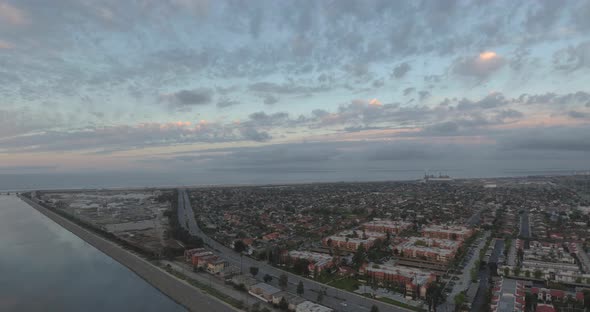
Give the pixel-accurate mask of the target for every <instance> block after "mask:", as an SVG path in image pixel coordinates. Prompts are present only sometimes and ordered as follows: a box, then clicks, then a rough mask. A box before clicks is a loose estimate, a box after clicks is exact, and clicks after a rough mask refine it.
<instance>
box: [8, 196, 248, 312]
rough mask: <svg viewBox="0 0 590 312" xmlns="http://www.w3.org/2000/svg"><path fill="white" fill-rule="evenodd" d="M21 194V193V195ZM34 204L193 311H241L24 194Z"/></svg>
mask: <svg viewBox="0 0 590 312" xmlns="http://www.w3.org/2000/svg"><path fill="white" fill-rule="evenodd" d="M19 197H20V196H19ZM20 198H21V199H22V200H23V201H25V202H26V203H27V204H29V205H30V206H31V207H33V208H35V209H36V210H38V211H39V212H40V213H42V214H43V215H45V216H47V217H48V218H49V219H51V220H53V221H54V222H55V223H57V224H59V225H60V226H62V227H63V228H65V229H66V230H68V231H70V232H72V233H73V234H75V235H76V236H78V237H80V238H81V239H83V240H84V241H86V242H87V243H88V244H90V245H92V246H94V247H95V248H96V249H98V250H100V251H102V252H103V253H105V254H106V255H108V256H110V257H111V258H113V259H115V260H116V261H118V262H119V263H121V264H122V265H124V266H126V267H127V268H129V269H130V270H131V271H133V272H135V274H137V275H138V276H139V277H141V278H143V279H144V280H145V281H147V282H148V283H150V284H151V285H153V286H154V287H155V288H157V289H158V290H160V291H161V292H162V293H163V294H165V295H167V296H168V297H170V298H171V299H172V300H174V301H176V302H178V303H179V304H181V305H183V306H184V307H186V308H187V309H189V310H190V311H215V312H233V311H237V310H236V309H234V308H233V307H231V306H230V305H228V304H227V303H225V302H222V301H220V300H218V299H216V298H214V297H211V296H209V295H207V294H205V293H202V292H201V291H200V290H199V289H198V288H195V287H193V286H192V285H190V284H188V283H186V282H185V281H182V280H180V279H178V278H176V277H174V276H173V275H171V274H169V273H168V272H166V271H164V270H162V269H160V268H159V267H157V266H155V265H153V264H152V263H150V262H148V261H147V260H145V259H143V258H141V257H140V256H138V255H136V254H134V253H132V252H130V251H129V250H126V249H124V248H123V247H121V246H119V245H117V244H116V243H114V242H111V241H110V240H107V239H105V238H102V237H100V236H98V235H97V234H95V233H94V232H91V231H89V230H87V229H85V228H84V227H82V226H80V225H78V224H76V223H74V222H72V221H70V220H68V219H66V218H64V217H62V216H60V215H58V214H57V213H55V212H53V211H51V210H49V209H47V208H45V207H43V206H41V205H39V204H37V203H36V202H34V201H31V200H29V199H27V198H24V197H20Z"/></svg>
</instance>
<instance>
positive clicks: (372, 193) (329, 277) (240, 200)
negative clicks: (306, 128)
mask: <svg viewBox="0 0 590 312" xmlns="http://www.w3.org/2000/svg"><path fill="white" fill-rule="evenodd" d="M24 196H25V197H30V198H31V199H32V200H33V201H34V202H36V203H39V204H41V205H42V206H45V207H47V208H49V209H50V210H52V211H54V212H57V213H58V214H60V215H62V216H65V217H66V218H69V219H71V220H74V221H75V222H78V223H79V224H81V225H83V226H85V227H89V228H92V229H94V230H95V231H96V233H98V235H101V236H103V237H106V238H108V239H110V240H113V241H115V242H117V243H118V244H120V245H122V246H124V247H125V248H126V249H128V250H131V251H133V252H135V253H137V254H140V255H141V256H142V257H145V258H146V259H149V261H150V262H152V263H153V264H154V265H156V266H159V267H160V268H162V269H163V270H165V271H167V272H168V273H170V274H172V275H174V276H176V277H177V278H180V279H183V280H185V281H189V282H190V283H191V284H193V285H195V286H196V287H198V288H199V287H200V288H204V289H207V290H208V291H207V292H208V293H209V294H212V295H213V296H215V297H217V298H220V299H221V300H223V301H225V302H227V303H229V304H230V305H231V306H233V307H234V308H238V309H242V310H248V311H275V310H292V311H297V312H303V311H363V310H364V311H483V310H489V311H584V309H585V308H587V306H588V303H589V300H588V299H589V297H588V296H589V295H590V292H589V290H590V271H589V269H590V261H589V259H588V251H589V249H590V248H589V247H590V246H589V243H590V239H589V238H590V231H589V230H588V226H589V222H590V216H589V214H588V213H589V212H590V208H589V207H590V176H588V175H572V176H538V177H523V178H495V179H467V180H465V179H456V180H453V179H451V178H448V179H428V177H425V179H423V180H417V181H406V182H402V181H400V182H367V183H322V184H291V185H263V186H239V187H238V186H236V187H232V186H226V187H202V188H186V189H140V190H96V191H64V192H59V191H36V192H31V193H27V194H24ZM568 309H569V310H568Z"/></svg>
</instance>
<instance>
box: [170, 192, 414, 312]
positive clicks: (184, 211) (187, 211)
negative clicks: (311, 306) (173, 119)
mask: <svg viewBox="0 0 590 312" xmlns="http://www.w3.org/2000/svg"><path fill="white" fill-rule="evenodd" d="M178 221H179V222H180V224H181V225H183V226H184V227H185V228H186V229H187V230H188V231H189V232H190V234H191V235H196V236H200V237H201V238H202V239H203V241H204V242H205V244H207V245H208V246H210V247H211V248H213V249H214V250H216V251H217V252H218V253H219V254H220V255H221V257H223V258H224V259H225V260H227V261H228V262H229V263H230V264H232V265H234V266H236V267H238V268H241V269H242V271H244V272H248V270H249V268H250V267H251V266H255V267H258V269H259V273H258V275H256V277H257V278H258V279H259V280H262V278H263V276H264V275H265V274H269V275H271V276H272V277H273V280H272V281H271V282H270V284H273V286H275V287H278V280H279V276H280V275H281V274H286V275H287V276H288V280H289V285H288V291H290V292H292V293H296V288H297V284H298V283H299V281H301V282H302V283H303V286H304V289H305V292H304V294H303V296H302V297H304V298H305V299H308V300H310V301H314V302H315V301H317V296H318V295H317V294H318V292H319V291H322V290H323V291H325V295H324V299H323V300H322V302H321V304H322V305H325V306H327V307H330V308H332V309H334V310H335V311H346V312H348V311H369V310H370V309H371V307H372V306H373V305H376V306H377V307H378V308H379V311H382V312H383V311H392V312H398V311H400V312H401V311H411V310H409V309H405V308H402V307H397V306H393V305H390V304H386V303H383V302H381V301H377V300H374V299H370V298H367V297H364V296H360V295H357V294H355V293H352V292H348V291H345V290H341V289H338V288H334V287H331V286H328V285H325V284H321V283H318V282H316V281H313V280H310V279H307V278H304V277H301V276H299V275H295V274H291V273H289V272H286V271H283V270H280V269H278V268H275V267H273V266H270V265H268V264H266V263H265V262H261V261H257V260H254V259H252V258H249V257H247V256H241V255H240V254H239V253H237V252H235V251H234V250H232V249H230V248H228V247H225V246H224V245H222V244H220V243H219V242H217V241H215V240H214V239H211V238H210V237H208V236H207V235H206V234H205V233H204V232H203V231H201V229H200V228H199V227H198V225H197V222H196V220H195V217H194V211H193V209H192V207H191V204H190V199H189V197H188V194H187V192H186V190H184V189H179V191H178Z"/></svg>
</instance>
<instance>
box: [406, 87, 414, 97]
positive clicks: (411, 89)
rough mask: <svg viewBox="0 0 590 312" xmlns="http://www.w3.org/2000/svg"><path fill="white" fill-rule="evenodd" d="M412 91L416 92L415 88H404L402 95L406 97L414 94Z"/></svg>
mask: <svg viewBox="0 0 590 312" xmlns="http://www.w3.org/2000/svg"><path fill="white" fill-rule="evenodd" d="M414 91H416V88H413V87H411V88H405V89H404V91H403V94H404V96H408V95H410V94H412V93H414Z"/></svg>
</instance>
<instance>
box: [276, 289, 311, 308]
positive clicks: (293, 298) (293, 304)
mask: <svg viewBox="0 0 590 312" xmlns="http://www.w3.org/2000/svg"><path fill="white" fill-rule="evenodd" d="M283 298H285V301H287V304H288V305H289V307H288V309H289V311H295V309H296V308H297V305H299V304H300V303H302V302H304V301H305V299H303V298H301V297H299V296H297V295H294V294H292V293H290V292H287V291H279V292H278V293H276V294H273V295H272V304H274V305H279V303H281V300H282V299H283Z"/></svg>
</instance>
